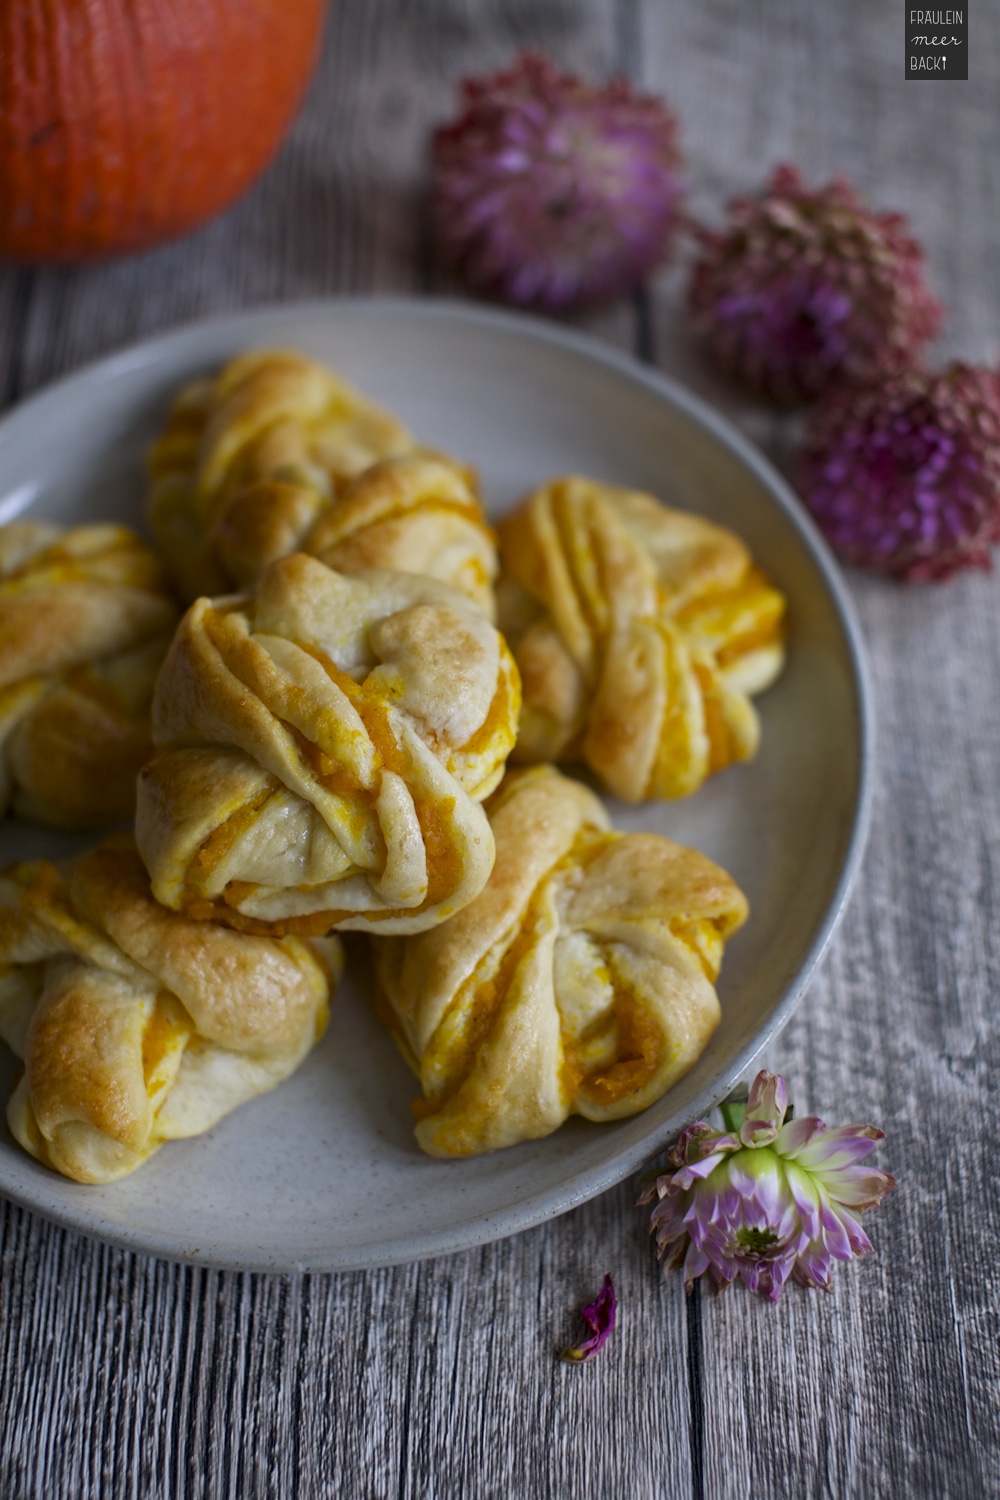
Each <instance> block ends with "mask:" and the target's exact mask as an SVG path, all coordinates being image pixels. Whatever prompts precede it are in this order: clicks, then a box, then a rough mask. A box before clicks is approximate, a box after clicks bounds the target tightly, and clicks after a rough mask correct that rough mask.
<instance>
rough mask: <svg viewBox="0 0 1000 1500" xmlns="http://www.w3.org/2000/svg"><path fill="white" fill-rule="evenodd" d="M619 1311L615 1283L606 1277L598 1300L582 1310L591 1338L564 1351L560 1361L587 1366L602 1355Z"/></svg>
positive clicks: (581, 1314) (582, 1316)
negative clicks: (589, 1361)
mask: <svg viewBox="0 0 1000 1500" xmlns="http://www.w3.org/2000/svg"><path fill="white" fill-rule="evenodd" d="M617 1311H618V1299H617V1297H616V1296H615V1287H614V1282H613V1281H612V1280H611V1277H610V1275H606V1276H605V1278H604V1280H603V1281H602V1283H601V1290H600V1291H599V1292H598V1294H597V1297H596V1299H595V1300H594V1301H593V1302H588V1303H587V1305H586V1307H581V1309H580V1316H581V1318H582V1319H583V1321H584V1322H585V1323H586V1325H587V1327H588V1328H589V1329H590V1330H591V1332H590V1337H589V1338H586V1339H584V1340H583V1343H581V1344H574V1345H573V1347H572V1348H570V1349H564V1350H563V1351H562V1354H561V1355H560V1356H559V1357H560V1359H565V1360H567V1361H568V1362H569V1363H570V1364H586V1363H587V1361H588V1360H590V1359H593V1358H594V1356H595V1355H597V1354H600V1352H601V1350H602V1349H603V1348H604V1345H605V1344H606V1343H607V1341H608V1339H609V1338H610V1337H611V1332H612V1329H613V1328H614V1326H615V1314H616V1312H617Z"/></svg>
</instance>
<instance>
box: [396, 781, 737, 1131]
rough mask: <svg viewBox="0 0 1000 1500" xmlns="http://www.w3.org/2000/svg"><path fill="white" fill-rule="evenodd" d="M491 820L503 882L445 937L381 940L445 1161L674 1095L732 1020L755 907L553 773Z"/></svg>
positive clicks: (399, 1022) (426, 1116)
mask: <svg viewBox="0 0 1000 1500" xmlns="http://www.w3.org/2000/svg"><path fill="white" fill-rule="evenodd" d="M487 810H488V812H489V815H490V822H491V824H492V827H493V835H494V838H495V840H496V851H497V853H496V864H495V866H494V869H493V874H492V875H491V877H490V880H489V883H488V884H487V886H486V889H485V890H484V891H483V892H482V893H481V894H480V895H479V896H478V897H477V898H476V900H475V901H473V902H472V903H471V905H469V906H467V907H466V908H465V910H464V911H462V912H459V914H458V915H457V916H455V917H453V918H452V919H451V921H449V922H446V923H445V924H444V925H443V926H441V927H437V928H435V929H434V931H433V932H426V933H422V934H421V935H420V936H418V937H409V938H381V937H378V938H373V939H372V949H373V952H374V955H375V968H376V973H377V976H378V982H379V987H380V995H379V1000H380V1009H381V1011H382V1013H383V1015H384V1017H385V1019H386V1020H388V1022H389V1024H390V1026H391V1028H392V1030H393V1033H394V1035H395V1036H396V1038H397V1041H398V1042H399V1044H400V1047H401V1049H402V1052H403V1055H404V1056H405V1057H406V1058H407V1060H408V1062H409V1063H410V1065H411V1067H412V1068H413V1070H414V1072H415V1073H416V1074H417V1076H418V1077H419V1079H420V1082H421V1085H422V1087H423V1091H424V1098H423V1099H422V1100H420V1101H418V1102H417V1103H416V1104H415V1105H414V1113H415V1114H416V1115H417V1120H418V1124H417V1127H416V1134H417V1140H418V1141H419V1143H420V1145H421V1146H422V1147H423V1149H424V1150H425V1151H427V1152H429V1153H430V1154H431V1155H432V1156H473V1155H475V1154H476V1153H477V1152H481V1151H494V1150H496V1149H497V1148H498V1147H501V1146H510V1145H513V1144H514V1143H515V1142H517V1141H523V1140H530V1139H534V1138H535V1137H538V1136H544V1135H548V1134H549V1133H550V1132H551V1131H553V1130H555V1129H556V1128H557V1127H558V1126H559V1125H561V1124H562V1122H563V1121H564V1120H565V1119H566V1118H567V1116H569V1115H572V1114H579V1115H584V1116H586V1118H587V1119H589V1120H619V1119H622V1118H623V1117H624V1116H626V1115H633V1114H638V1112H639V1111H640V1110H643V1109H645V1108H646V1107H647V1106H648V1105H650V1104H652V1103H653V1102H654V1100H656V1099H659V1098H660V1096H661V1095H662V1094H663V1093H664V1092H665V1091H666V1090H667V1089H668V1088H670V1087H671V1085H672V1084H674V1083H676V1082H677V1080H678V1079H679V1078H681V1077H682V1076H683V1074H684V1073H686V1072H687V1071H688V1069H689V1068H691V1067H692V1065H693V1064H694V1063H695V1061H696V1060H697V1058H698V1057H699V1056H700V1055H701V1053H702V1051H703V1050H704V1048H705V1046H706V1044H707V1043H708V1040H709V1038H710V1037H711V1035H712V1033H713V1031H714V1030H715V1028H716V1026H717V1024H718V1021H719V1002H718V999H717V997H716V993H715V988H714V984H715V979H716V976H717V974H718V972H719V965H720V963H721V961H722V950H723V947H724V945H725V943H726V940H727V939H728V938H729V937H731V936H732V934H733V933H734V932H735V931H736V929H737V928H738V927H740V926H741V925H742V923H743V922H744V921H745V919H746V915H747V903H746V900H745V898H744V896H743V894H742V892H741V891H740V890H739V889H738V888H737V887H736V886H735V885H734V884H733V882H732V880H730V878H729V876H728V875H727V874H726V873H725V871H723V870H720V869H719V867H718V865H714V864H713V863H712V861H711V860H709V859H706V858H705V856H704V855H703V854H699V853H697V852H696V851H695V850H694V849H685V848H682V847H681V846H680V845H679V844H674V843H672V842H671V840H670V839H666V838H662V837H660V836H659V835H658V834H653V833H628V834H621V833H615V832H613V831H612V830H611V828H610V826H609V823H608V817H607V814H606V812H605V811H604V808H603V807H602V805H601V803H600V802H599V800H598V799H597V797H595V796H594V794H593V792H591V791H589V790H588V789H587V788H586V787H584V786H581V785H580V784H579V783H578V782H575V781H570V780H568V779H567V778H566V777H564V776H561V775H560V774H559V772H558V771H556V770H555V769H554V768H552V767H550V766H539V767H536V768H533V769H531V770H522V771H514V772H510V773H508V775H507V778H506V780H505V781H504V782H503V785H502V786H501V787H500V789H499V791H498V792H497V793H496V795H495V797H494V798H493V799H492V801H491V802H490V803H489V804H488V805H487Z"/></svg>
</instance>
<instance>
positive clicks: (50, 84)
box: [0, 0, 325, 261]
mask: <svg viewBox="0 0 1000 1500" xmlns="http://www.w3.org/2000/svg"><path fill="white" fill-rule="evenodd" d="M324 10H325V0H0V255H6V256H13V257H16V258H18V259H23V260H49V261H72V260H85V259H90V258H93V257H96V256H100V255H107V254H109V253H112V252H114V251H122V250H138V249H141V248H142V247H143V246H146V245H152V244H155V243H156V242H157V241H159V240H163V239H168V238H169V237H171V236H172V235H177V234H183V233H184V232H185V230H188V229H191V228H192V227H193V226H194V225H195V224H198V223H200V222H201V220H203V219H206V218H208V217H209V215H211V214H214V213H216V212H217V211H218V210H219V209H221V208H224V207H225V206H226V204H228V203H231V202H232V200H233V199H234V198H236V197H237V196H238V195H239V194H240V193H242V192H243V191H244V189H245V188H247V187H249V185H250V183H251V182H252V181H253V180H254V178H255V177H256V176H257V175H258V173H259V172H260V171H261V170H262V169H263V167H264V166H265V165H266V163H267V162H268V161H269V159H270V158H271V156H272V155H273V153H274V152H275V150H276V149H277V146H278V143H279V141H280V140H281V137H282V135H283V133H284V131H285V129H286V127H287V125H288V123H289V121H290V120H291V118H292V115H293V114H294V112H295V109H296V107H297V105H298V103H299V100H300V99H301V96H302V94H303V92H304V90H305V86H306V83H307V81H308V78H309V75H310V72H311V71H312V67H313V64H314V62H315V59H316V53H317V50H318V46H319V39H320V34H321V31H322V25H323V13H324Z"/></svg>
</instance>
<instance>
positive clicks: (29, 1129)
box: [0, 837, 341, 1182]
mask: <svg viewBox="0 0 1000 1500" xmlns="http://www.w3.org/2000/svg"><path fill="white" fill-rule="evenodd" d="M340 967H341V952H340V945H339V942H338V940H337V939H336V938H320V939H317V940H314V941H312V942H309V941H302V940H300V939H298V938H293V937H289V938H280V939H275V938H263V937H251V936H247V935H246V934H243V933H236V932H230V931H229V930H228V929H227V928H224V927H217V926H215V925H213V924H206V923H203V922H197V923H196V922H192V921H190V920H189V919H188V918H186V917H182V916H178V915H177V914H176V913H175V912H169V911H165V910H164V909H163V907H162V906H159V905H157V903H156V902H155V901H154V900H153V898H152V896H151V895H150V890H149V879H148V877H147V875H146V872H145V870H144V869H143V866H142V861H141V860H140V859H139V856H138V854H137V853H136V851H135V849H134V847H131V845H130V843H129V841H128V840H127V839H124V838H121V837H119V838H117V839H114V840H110V841H108V842H107V843H105V844H101V845H99V846H98V847H97V848H96V849H92V850H90V851H88V852H87V853H85V854H82V855H80V856H79V857H78V858H77V859H75V860H73V861H72V863H71V864H70V865H69V867H68V869H66V870H65V871H61V870H60V869H59V868H57V866H56V865H53V864H49V863H47V862H44V861H43V862H37V863H32V864H20V865H12V866H11V867H10V868H9V869H7V870H6V871H5V872H4V873H3V875H2V876H0V1037H2V1038H3V1039H4V1040H5V1041H6V1042H7V1044H8V1045H9V1046H10V1047H11V1048H12V1049H13V1051H14V1052H15V1053H16V1054H17V1055H18V1056H19V1057H22V1058H23V1059H24V1072H23V1074H22V1076H21V1078H20V1081H19V1082H18V1083H17V1085H16V1087H15V1089H14V1092H13V1094H12V1095H11V1098H10V1101H9V1103H8V1106H7V1119H8V1123H9V1125H10V1128H11V1131H12V1133H13V1135H14V1136H15V1138H16V1139H17V1140H18V1141H20V1143H21V1145H22V1146H23V1147H24V1149H25V1150H26V1151H29V1152H30V1153H31V1155H32V1156H34V1157H37V1158H38V1160H39V1161H42V1162H44V1163H45V1164H46V1165H47V1166H50V1167H54V1168H55V1170H56V1171H58V1172H62V1173H63V1174H64V1176H66V1177H72V1178H75V1179H76V1181H77V1182H112V1181H114V1180H115V1179H116V1178H119V1177H124V1176H125V1175H126V1174H127V1173H129V1172H132V1171H134V1170H135V1168H136V1167H138V1166H140V1165H141V1164H142V1163H143V1162H144V1161H145V1160H146V1159H147V1157H149V1156H150V1155H151V1154H152V1153H153V1152H154V1151H155V1150H156V1149H157V1148H158V1147H159V1146H161V1145H162V1144H163V1142H164V1141H169V1140H175V1139H178V1138H180V1137H183V1136H192V1135H200V1134H201V1133H202V1132H203V1131H206V1130H209V1129H210V1128H211V1127H212V1126H213V1125H214V1124H215V1123H216V1122H217V1121H218V1120H220V1119H222V1117H223V1116H224V1115H227V1114H229V1112H230V1111H231V1110H233V1109H235V1108H236V1106H237V1105H239V1104H242V1103H244V1102H245V1101H246V1100H248V1099H252V1098H254V1097H255V1096H256V1095H258V1094H262V1093H265V1092H266V1091H267V1090H268V1089H272V1088H274V1087H275V1085H276V1084H279V1083H281V1082H282V1080H283V1079H285V1078H287V1077H288V1076H289V1074H290V1073H292V1072H293V1071H294V1070H295V1068H296V1067H298V1065H299V1063H300V1062H301V1061H302V1059H303V1058H304V1057H305V1055H306V1053H307V1052H308V1051H309V1049H310V1047H312V1045H313V1043H314V1042H315V1041H316V1039H317V1038H318V1037H319V1036H320V1035H322V1032H323V1028H324V1026H325V1025H326V1018H327V1011H328V1006H329V999H330V993H331V989H332V986H333V984H334V982H335V980H336V977H337V975H338V974H339V972H340Z"/></svg>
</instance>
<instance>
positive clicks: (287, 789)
mask: <svg viewBox="0 0 1000 1500" xmlns="http://www.w3.org/2000/svg"><path fill="white" fill-rule="evenodd" d="M519 706H520V685H519V680H518V675H517V669H516V666H515V665H514V661H513V658H512V656H511V654H510V652H509V651H508V650H507V648H506V646H505V644H504V642H503V640H502V638H501V637H500V636H499V635H498V634H497V632H496V630H495V628H494V627H493V626H492V625H491V624H490V622H489V620H488V619H487V618H486V617H485V615H483V613H482V612H481V611H480V610H478V609H477V608H476V607H475V606H474V605H472V604H471V603H470V602H469V601H468V600H467V599H466V598H465V596H464V595H462V594H460V593H459V592H458V591H457V590H455V589H452V588H450V587H449V586H448V585H446V584H442V583H438V582H436V581H435V580H433V579H429V578H421V577H417V576H414V575H408V574H401V573H385V572H379V571H375V572H369V573H362V574H358V575H356V576H354V577H348V576H345V575H343V574H340V573H337V572H335V571H334V570H332V569H330V568H328V567H327V566H325V565H324V564H323V563H321V562H319V561H318V560H316V559H313V558H310V557H307V556H305V555H304V554H301V553H299V554H294V555H293V556H291V557H289V558H284V559H280V560H279V561H278V562H277V563H275V564H273V565H272V566H271V568H269V569H268V570H267V572H266V573H265V574H264V575H263V577H262V579H261V581H260V583H259V585H258V588H257V590H256V592H255V594H254V596H252V597H251V598H247V599H236V600H226V601H218V602H216V603H212V602H211V601H209V600H204V599H203V600H199V601H197V603H196V604H194V605H193V606H192V608H191V609H190V610H189V611H188V614H187V615H186V616H185V618H184V620H183V621H182V623H181V626H180V628H179V630H178V632H177V636H176V639H175V641H174V644H173V646H172V648H171V651H170V653H169V655H168V658H167V661H166V663H165V664H164V668H163V671H162V673H161V675H160V679H159V682H158V686H157V692H156V699H155V702H154V710H153V719H154V737H155V739H156V742H157V745H158V746H159V747H160V748H159V753H158V754H157V755H156V757H155V758H154V759H153V761H152V762H151V763H150V765H149V766H147V767H146V769H145V770H144V772H143V775H142V777H141V778H140V791H139V809H138V815H137V825H136V826H137V838H138V843H139V848H140V850H141V852H142V854H143V857H144V859H145V860H146V862H147V866H148V868H149V870H150V873H151V876H152V879H153V889H154V892H155V894H156V896H157V899H158V900H161V901H163V902H164V903H165V904H166V905H168V906H171V907H172V908H173V909H175V910H184V911H186V912H187V913H188V914H189V915H192V916H195V917H197V918H200V919H203V918H215V919H216V920H220V921H225V922H228V923H229V924H230V925H232V926H235V927H238V928H240V929H241V930H244V931H254V932H262V933H272V934H280V933H281V932H284V931H288V932H301V933H306V934H315V933H319V932H323V931H329V930H330V929H331V928H333V927H340V926H343V927H350V926H354V927H366V926H369V925H373V924H378V925H379V927H380V928H383V929H387V930H389V931H410V930H419V929H420V928H423V927H425V926H430V925H433V924H434V923H435V922H437V921H441V920H444V918H445V917H446V916H448V915H451V914H452V913H453V912H455V911H457V910H459V909H460V907H461V906H462V905H464V904H465V903H466V902H467V901H469V900H471V899H472V897H473V896H474V895H475V894H476V893H477V891H478V890H480V889H481V888H482V885H483V883H484V881H485V879H486V876H487V875H488V873H489V868H490V866H491V864H492V857H493V845H492V837H491V835H490V831H489V824H488V822H487V820H486V817H485V814H484V813H483V812H482V809H481V807H480V806H479V804H480V801H481V800H482V799H483V798H484V797H485V796H487V795H488V794H489V793H490V792H491V791H492V790H493V789H494V787H495V786H496V784H497V782H498V781H499V779H500V777H501V776H502V774H503V768H504V763H505V761H506V758H507V755H508V753H509V751H510V748H511V746H512V744H513V741H514V734H515V725H516V721H517V714H518V710H519Z"/></svg>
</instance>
